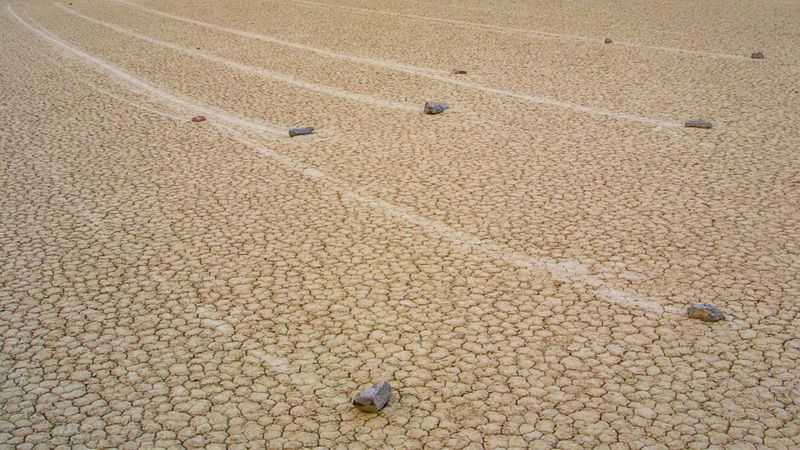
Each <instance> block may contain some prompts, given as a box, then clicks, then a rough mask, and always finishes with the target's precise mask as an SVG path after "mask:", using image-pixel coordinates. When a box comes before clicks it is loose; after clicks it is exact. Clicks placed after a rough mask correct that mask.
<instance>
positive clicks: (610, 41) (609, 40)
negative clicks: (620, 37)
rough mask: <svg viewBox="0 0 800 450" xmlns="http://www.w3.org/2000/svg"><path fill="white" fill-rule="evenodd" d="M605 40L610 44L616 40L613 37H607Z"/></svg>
mask: <svg viewBox="0 0 800 450" xmlns="http://www.w3.org/2000/svg"><path fill="white" fill-rule="evenodd" d="M603 42H605V43H606V44H610V43H612V42H614V41H613V40H611V38H606V40H605V41H603Z"/></svg>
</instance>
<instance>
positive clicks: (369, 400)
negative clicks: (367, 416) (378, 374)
mask: <svg viewBox="0 0 800 450" xmlns="http://www.w3.org/2000/svg"><path fill="white" fill-rule="evenodd" d="M391 396H392V386H390V385H389V383H388V382H386V381H384V382H383V383H378V384H376V385H374V386H372V387H371V388H368V389H364V390H363V391H361V392H359V393H358V395H356V398H354V399H353V406H355V407H356V408H358V409H359V410H361V411H364V412H373V413H374V412H378V411H380V410H381V409H383V407H384V406H386V404H387V403H389V398H390V397H391Z"/></svg>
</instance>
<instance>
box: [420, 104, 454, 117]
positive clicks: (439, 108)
mask: <svg viewBox="0 0 800 450" xmlns="http://www.w3.org/2000/svg"><path fill="white" fill-rule="evenodd" d="M449 107H450V105H448V104H447V103H439V102H425V109H424V111H425V114H441V113H443V112H444V110H445V109H447V108H449Z"/></svg>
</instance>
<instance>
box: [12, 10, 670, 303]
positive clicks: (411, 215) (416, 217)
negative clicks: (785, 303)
mask: <svg viewBox="0 0 800 450" xmlns="http://www.w3.org/2000/svg"><path fill="white" fill-rule="evenodd" d="M6 11H7V13H8V15H9V16H11V18H12V19H15V20H16V21H18V22H19V23H21V24H22V25H23V26H25V27H26V28H27V29H28V30H30V31H31V32H32V33H33V34H35V35H37V36H38V37H40V38H41V39H43V40H45V41H49V42H50V43H52V44H53V45H54V46H56V47H57V48H59V49H61V50H63V51H64V52H65V53H69V54H72V55H73V56H75V57H77V58H78V59H80V60H83V61H84V62H85V63H87V64H89V65H94V66H96V67H98V68H100V69H102V70H103V71H105V72H107V73H109V74H110V75H112V76H113V77H116V78H118V79H119V80H120V81H122V82H124V84H127V85H128V86H129V87H131V88H133V89H138V90H140V91H144V92H145V93H147V94H150V95H151V96H152V97H155V98H156V99H157V100H160V101H163V102H167V103H172V104H173V106H177V107H180V108H185V109H188V110H190V111H198V110H200V111H204V112H206V114H208V115H209V116H210V117H214V118H216V119H217V121H216V123H214V125H215V126H217V127H218V128H220V129H221V130H222V131H225V132H226V133H227V134H228V135H230V136H231V137H232V138H233V139H234V140H236V141H237V142H239V143H241V144H243V145H245V146H246V147H249V148H252V149H254V150H255V151H256V152H258V153H259V154H261V155H264V156H266V157H268V158H270V159H271V160H273V161H274V162H276V163H278V164H279V165H280V166H282V167H283V168H285V169H288V170H290V171H292V172H296V173H299V174H301V175H303V176H304V177H306V178H308V179H310V180H313V181H316V182H319V183H321V184H323V185H324V186H325V187H327V188H329V189H331V190H333V191H335V192H338V193H339V194H341V195H342V196H343V197H345V198H348V199H350V200H353V201H354V202H355V203H357V204H360V205H362V206H364V207H367V208H369V209H372V210H374V211H376V212H378V213H381V214H383V215H386V216H389V217H391V218H394V219H395V220H396V221H397V222H400V223H403V224H405V225H411V226H415V227H418V228H420V229H422V230H423V231H424V232H425V233H427V234H430V235H434V236H437V237H439V238H441V239H444V240H447V241H449V242H451V243H452V244H454V245H456V246H458V247H460V248H461V249H463V250H464V251H465V252H467V253H482V254H484V255H488V256H490V257H492V258H495V259H497V260H500V261H504V262H506V263H508V264H510V265H513V266H514V267H518V268H522V269H526V270H530V271H539V272H546V273H549V274H550V276H551V277H553V278H554V279H556V280H560V281H564V282H567V283H580V284H582V285H585V286H587V287H589V288H590V289H592V291H593V292H594V293H595V294H596V295H597V296H598V297H600V298H602V299H605V300H607V301H609V302H611V303H615V304H618V305H621V306H625V307H635V308H639V309H642V310H646V311H649V312H652V313H656V314H665V313H666V314H670V315H672V314H676V315H677V314H679V311H678V310H677V309H676V308H673V307H665V306H662V305H660V304H659V303H657V302H655V301H651V300H647V299H642V298H639V297H637V296H635V295H633V294H628V293H624V292H621V291H618V290H615V289H613V288H611V287H608V286H606V285H604V282H603V280H601V279H600V278H599V277H597V276H594V275H591V274H590V273H589V272H588V269H587V268H585V267H583V266H582V265H580V263H578V262H576V261H561V262H559V261H557V260H555V259H552V258H549V257H538V258H537V257H533V256H531V255H528V254H526V253H521V252H518V251H516V250H514V249H513V248H511V247H509V246H506V245H503V244H499V243H496V242H493V241H490V240H485V239H482V238H480V237H478V236H476V235H474V234H471V233H467V232H463V231H460V230H457V229H455V228H453V227H451V226H449V225H447V224H445V223H442V222H438V221H436V220H432V219H428V218H426V217H423V216H421V215H420V214H418V213H417V212H415V211H413V210H412V209H410V208H406V207H400V206H397V205H394V204H392V203H390V202H387V201H385V200H382V199H380V198H377V197H374V196H372V195H370V194H366V193H362V192H359V191H358V190H357V189H353V187H352V186H350V185H348V184H347V183H346V182H344V181H342V180H339V179H337V178H335V177H332V176H330V175H327V174H325V173H323V172H322V171H320V170H318V169H316V168H315V167H313V166H311V165H309V164H306V163H303V162H300V161H296V160H294V159H292V158H290V157H288V156H286V155H284V154H281V153H278V152H276V151H274V150H272V149H270V148H268V147H266V146H265V145H263V144H261V143H259V142H256V141H254V140H252V139H250V138H249V137H247V136H246V135H245V134H244V133H242V132H241V131H239V130H237V129H236V127H244V128H247V129H249V130H250V131H256V132H259V131H264V129H265V127H264V126H263V125H261V124H257V123H254V122H252V121H249V120H246V119H241V118H238V117H235V116H231V115H229V114H223V113H219V112H217V111H214V110H212V109H209V108H208V107H205V106H202V105H199V104H196V103H193V102H192V101H190V100H188V99H183V98H180V97H176V96H174V95H171V94H167V93H165V92H164V91H162V90H160V89H158V88H156V87H154V86H152V85H150V84H149V83H147V82H146V81H143V80H141V79H139V78H136V77H135V76H133V75H131V74H129V73H127V72H125V71H123V70H122V69H120V68H118V67H116V66H114V65H112V64H109V63H107V62H105V61H103V60H101V59H98V58H96V57H94V56H92V55H89V54H87V53H86V52H83V51H82V50H80V49H78V48H75V47H73V46H72V45H70V44H69V43H67V42H66V41H64V40H62V39H60V38H59V37H57V36H55V35H53V34H52V33H50V32H49V31H47V30H46V29H44V28H42V27H41V25H39V24H38V23H37V22H36V21H35V20H34V19H32V18H31V19H30V20H31V22H32V23H33V25H32V24H31V23H28V22H26V21H25V20H24V19H22V18H21V17H19V15H17V13H16V12H15V11H14V9H13V8H12V7H11V5H7V6H6ZM34 25H35V26H34ZM554 301H555V300H554Z"/></svg>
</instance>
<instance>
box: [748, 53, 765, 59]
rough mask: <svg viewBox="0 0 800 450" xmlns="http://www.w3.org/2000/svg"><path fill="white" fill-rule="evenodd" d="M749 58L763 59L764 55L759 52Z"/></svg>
mask: <svg viewBox="0 0 800 450" xmlns="http://www.w3.org/2000/svg"><path fill="white" fill-rule="evenodd" d="M750 57H751V58H753V59H764V54H763V53H761V52H755V53H753V54H752V55H750Z"/></svg>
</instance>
